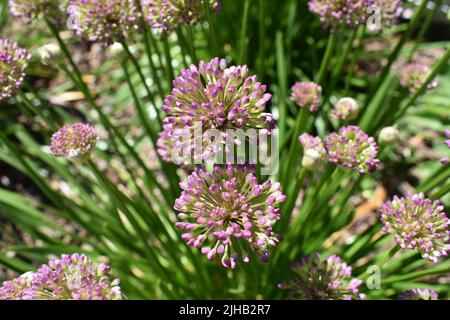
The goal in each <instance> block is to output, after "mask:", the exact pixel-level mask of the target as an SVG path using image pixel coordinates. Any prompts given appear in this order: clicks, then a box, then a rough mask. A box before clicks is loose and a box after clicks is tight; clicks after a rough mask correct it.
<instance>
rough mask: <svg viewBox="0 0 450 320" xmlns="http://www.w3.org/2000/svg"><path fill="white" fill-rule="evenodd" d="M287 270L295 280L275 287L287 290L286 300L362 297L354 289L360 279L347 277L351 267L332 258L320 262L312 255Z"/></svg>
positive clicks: (318, 258)
mask: <svg viewBox="0 0 450 320" xmlns="http://www.w3.org/2000/svg"><path fill="white" fill-rule="evenodd" d="M291 268H292V270H293V271H294V272H295V274H296V277H295V278H294V279H292V280H290V281H288V282H285V283H282V284H279V285H278V287H279V288H280V289H285V290H288V295H289V298H290V299H299V300H361V299H365V295H364V294H362V293H359V290H358V287H359V286H360V285H361V284H362V280H359V279H357V278H351V276H352V268H351V267H350V266H348V265H347V264H346V263H344V262H342V261H341V258H340V257H338V256H336V255H332V256H330V257H329V258H327V259H324V258H322V257H321V256H320V254H319V253H316V254H315V255H313V256H310V257H303V258H302V260H301V262H295V263H293V264H292V267H291Z"/></svg>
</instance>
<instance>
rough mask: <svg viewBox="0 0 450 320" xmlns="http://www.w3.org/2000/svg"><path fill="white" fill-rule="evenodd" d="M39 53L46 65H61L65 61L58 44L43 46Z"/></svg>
mask: <svg viewBox="0 0 450 320" xmlns="http://www.w3.org/2000/svg"><path fill="white" fill-rule="evenodd" d="M37 51H38V55H39V57H40V58H41V62H42V63H43V64H44V65H52V64H59V63H61V62H62V61H63V60H64V57H63V54H62V51H61V49H60V47H59V46H58V45H56V44H52V43H49V44H46V45H43V46H42V47H40V48H39V49H38V50H37Z"/></svg>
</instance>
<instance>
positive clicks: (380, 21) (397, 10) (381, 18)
mask: <svg viewBox="0 0 450 320" xmlns="http://www.w3.org/2000/svg"><path fill="white" fill-rule="evenodd" d="M402 3H403V1H402V0H375V3H374V4H373V6H372V8H373V9H372V8H369V10H370V12H371V14H372V15H374V17H375V19H373V20H372V21H370V19H369V21H370V22H372V23H370V24H368V28H369V30H372V31H378V30H381V29H382V28H389V27H392V26H393V25H394V24H395V22H396V20H397V18H398V17H399V16H400V14H401V6H402ZM369 21H368V22H369Z"/></svg>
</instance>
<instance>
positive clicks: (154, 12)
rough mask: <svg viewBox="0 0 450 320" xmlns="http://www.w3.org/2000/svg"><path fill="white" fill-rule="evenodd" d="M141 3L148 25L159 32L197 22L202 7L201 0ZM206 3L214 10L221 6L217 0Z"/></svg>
mask: <svg viewBox="0 0 450 320" xmlns="http://www.w3.org/2000/svg"><path fill="white" fill-rule="evenodd" d="M141 5H142V11H143V13H144V17H145V19H146V20H147V22H148V23H149V25H150V27H151V28H153V29H155V30H158V31H160V32H166V31H174V30H176V29H177V28H178V27H179V26H181V25H195V24H197V23H198V22H199V21H200V16H201V14H202V12H203V9H204V1H203V0H175V1H174V0H142V1H141ZM208 5H209V6H210V7H211V8H212V9H213V10H215V11H218V10H220V8H221V4H220V1H218V0H209V1H208Z"/></svg>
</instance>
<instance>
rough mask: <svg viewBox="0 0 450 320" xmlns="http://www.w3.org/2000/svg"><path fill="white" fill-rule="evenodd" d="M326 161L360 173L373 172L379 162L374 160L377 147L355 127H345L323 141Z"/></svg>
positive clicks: (372, 139)
mask: <svg viewBox="0 0 450 320" xmlns="http://www.w3.org/2000/svg"><path fill="white" fill-rule="evenodd" d="M325 146H326V149H327V153H328V161H330V162H332V163H336V164H338V165H339V166H341V167H342V168H347V169H352V170H357V171H359V172H360V173H367V172H373V171H375V170H376V168H377V166H378V164H379V163H380V161H379V160H378V159H377V158H376V157H377V154H378V146H377V143H376V142H375V139H374V138H373V137H369V136H368V135H367V134H366V133H365V132H364V131H362V130H361V129H360V128H359V127H357V126H347V127H342V128H341V129H339V132H338V133H336V132H333V133H331V134H329V135H328V136H327V137H326V139H325Z"/></svg>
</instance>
